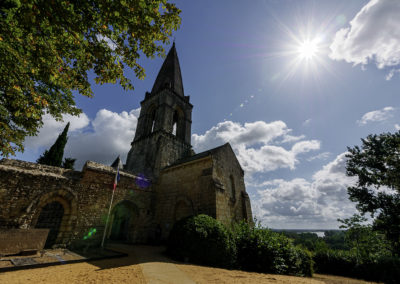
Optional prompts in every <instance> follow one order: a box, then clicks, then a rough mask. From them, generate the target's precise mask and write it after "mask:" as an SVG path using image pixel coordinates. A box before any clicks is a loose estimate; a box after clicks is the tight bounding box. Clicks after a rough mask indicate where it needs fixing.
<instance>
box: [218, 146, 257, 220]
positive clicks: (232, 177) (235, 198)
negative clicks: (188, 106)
mask: <svg viewBox="0 0 400 284" xmlns="http://www.w3.org/2000/svg"><path fill="white" fill-rule="evenodd" d="M212 156H213V180H214V184H215V186H216V187H217V189H218V190H216V219H218V220H219V221H221V222H222V223H223V224H225V225H227V226H230V225H232V224H233V223H235V222H240V221H242V220H246V221H249V222H252V218H253V217H252V214H251V205H250V199H249V196H248V194H247V193H246V187H245V184H244V172H243V170H242V168H241V166H240V164H239V162H238V160H237V158H236V155H235V153H234V152H233V150H232V148H231V146H230V145H229V144H225V145H224V146H222V147H220V148H218V151H215V152H213V154H212Z"/></svg>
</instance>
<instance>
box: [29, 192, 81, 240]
mask: <svg viewBox="0 0 400 284" xmlns="http://www.w3.org/2000/svg"><path fill="white" fill-rule="evenodd" d="M76 199H77V198H76V196H75V195H74V194H73V193H72V192H70V191H67V190H62V189H60V190H57V191H52V192H48V193H46V194H44V195H42V196H41V197H40V198H39V199H36V200H35V201H34V202H32V204H30V206H29V208H35V209H34V213H33V216H32V223H31V224H32V225H31V226H33V227H35V228H49V229H50V232H49V236H48V239H47V241H46V245H45V246H46V247H51V246H52V245H54V244H58V243H65V242H66V241H67V240H68V239H69V237H70V235H71V234H72V230H73V228H74V227H75V225H76V219H77V202H76Z"/></svg>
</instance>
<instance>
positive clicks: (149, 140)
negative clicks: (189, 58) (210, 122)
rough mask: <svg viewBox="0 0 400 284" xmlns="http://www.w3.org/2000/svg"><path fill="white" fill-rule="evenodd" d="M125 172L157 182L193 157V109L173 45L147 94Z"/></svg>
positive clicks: (142, 104)
mask: <svg viewBox="0 0 400 284" xmlns="http://www.w3.org/2000/svg"><path fill="white" fill-rule="evenodd" d="M140 104H141V110H140V115H139V119H138V124H137V127H136V133H135V138H134V139H133V142H132V143H131V145H132V147H131V150H130V151H129V153H128V158H127V161H126V167H125V169H127V170H129V171H131V172H133V173H135V174H144V175H145V176H146V177H148V178H157V177H158V174H159V172H160V170H161V169H162V168H164V167H166V166H168V165H170V164H172V163H173V162H175V161H176V160H178V159H181V158H184V157H186V156H189V155H190V154H191V148H192V146H191V144H190V138H191V125H192V108H193V105H192V104H190V102H189V96H185V95H184V91H183V84H182V75H181V69H180V66H179V60H178V55H177V53H176V48H175V43H173V45H172V47H171V49H170V51H169V52H168V55H167V57H166V58H165V60H164V63H163V65H162V67H161V69H160V71H159V73H158V75H157V78H156V81H155V82H154V85H153V88H152V90H151V92H150V93H149V92H146V96H145V99H144V100H143V101H142V102H141V103H140Z"/></svg>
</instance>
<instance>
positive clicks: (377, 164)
mask: <svg viewBox="0 0 400 284" xmlns="http://www.w3.org/2000/svg"><path fill="white" fill-rule="evenodd" d="M348 151H349V154H348V155H346V156H347V158H348V161H347V167H346V169H347V174H348V175H349V176H355V177H357V178H358V181H357V183H356V185H355V186H352V187H349V188H348V193H349V195H350V200H351V201H354V202H357V209H358V210H359V211H360V212H361V213H362V214H365V213H370V214H371V215H372V216H373V217H375V219H374V229H377V230H380V231H382V232H383V233H384V234H385V235H386V238H387V240H388V241H390V242H391V243H392V247H393V253H394V254H400V131H399V132H397V133H394V134H391V133H384V134H380V135H369V136H368V137H367V138H366V139H362V145H361V147H358V146H354V147H353V148H350V147H349V148H348Z"/></svg>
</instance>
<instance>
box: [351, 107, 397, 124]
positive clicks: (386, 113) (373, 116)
mask: <svg viewBox="0 0 400 284" xmlns="http://www.w3.org/2000/svg"><path fill="white" fill-rule="evenodd" d="M394 110H395V108H394V107H391V106H389V107H385V108H382V109H380V110H374V111H370V112H367V113H366V114H364V115H363V116H362V117H361V119H360V120H357V123H358V124H359V125H365V124H367V123H368V122H379V121H385V120H387V119H389V118H390V117H392V113H393V111H394Z"/></svg>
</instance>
